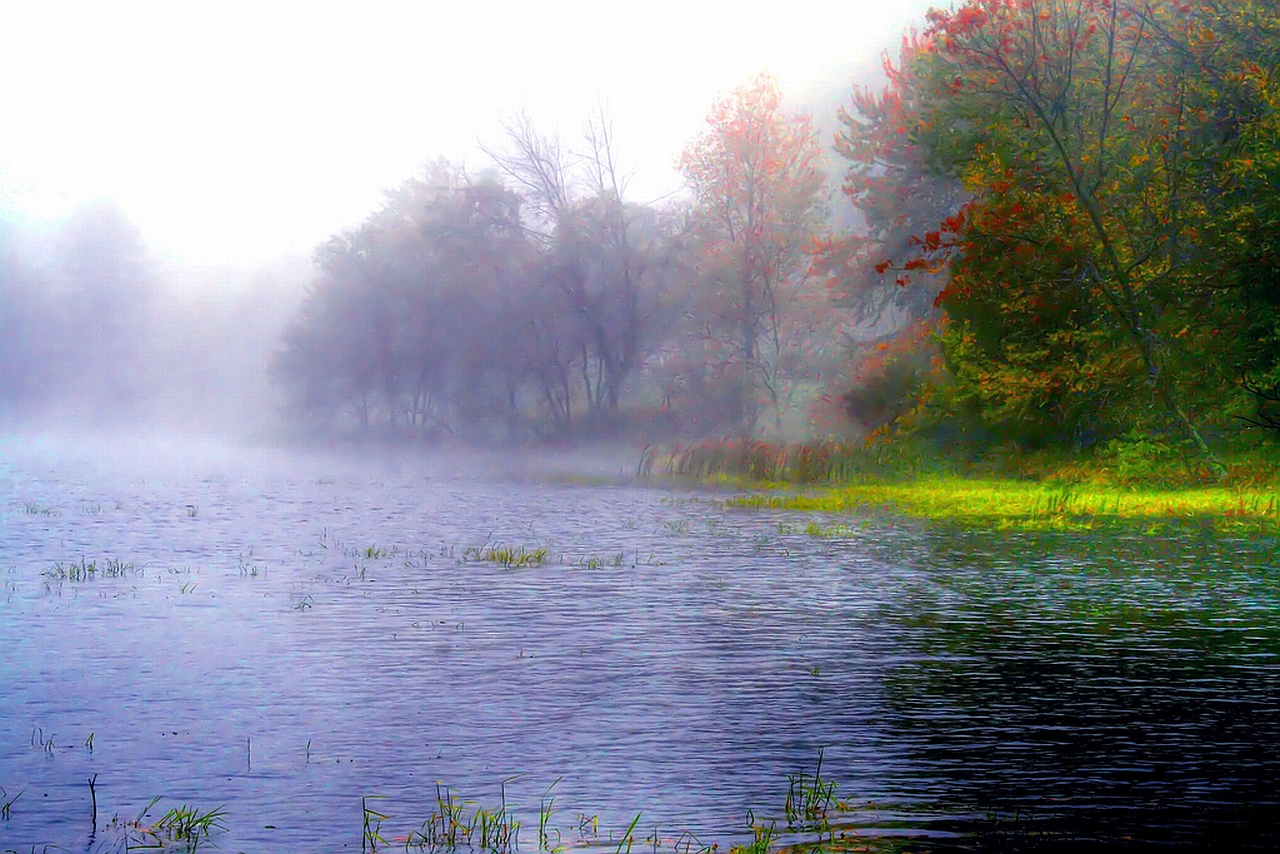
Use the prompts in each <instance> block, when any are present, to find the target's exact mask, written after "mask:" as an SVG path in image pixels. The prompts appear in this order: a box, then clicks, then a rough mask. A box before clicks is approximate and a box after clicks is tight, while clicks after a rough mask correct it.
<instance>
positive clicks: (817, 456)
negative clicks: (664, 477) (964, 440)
mask: <svg viewBox="0 0 1280 854" xmlns="http://www.w3.org/2000/svg"><path fill="white" fill-rule="evenodd" d="M889 453H890V451H889V450H886V449H885V448H869V447H867V446H865V445H861V444H858V445H851V444H847V443H844V442H837V441H831V440H823V441H818V442H810V443H806V444H800V445H775V444H770V443H768V442H761V441H757V440H734V439H726V440H723V441H713V442H698V443H696V444H693V445H688V446H684V447H679V448H676V449H675V450H673V451H671V452H670V453H668V454H666V455H663V454H661V453H660V452H659V451H657V450H656V449H653V448H646V449H645V451H644V456H643V457H642V458H641V462H640V466H639V471H640V472H641V473H642V474H648V473H651V472H652V471H653V469H654V468H655V467H659V468H661V469H665V470H666V472H667V474H670V475H676V476H680V477H692V478H698V479H703V480H706V479H712V478H736V479H743V480H752V481H761V482H782V481H785V482H789V483H831V482H838V481H844V480H850V479H853V478H856V477H866V476H873V475H876V476H878V475H884V474H886V473H888V472H889V471H890V470H891V462H890V460H889V459H887V457H886V454H889Z"/></svg>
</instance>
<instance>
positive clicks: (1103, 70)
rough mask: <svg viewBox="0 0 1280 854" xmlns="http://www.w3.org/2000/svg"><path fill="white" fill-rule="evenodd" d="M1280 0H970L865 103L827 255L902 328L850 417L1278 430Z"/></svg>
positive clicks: (1097, 440) (958, 426) (1206, 444)
mask: <svg viewBox="0 0 1280 854" xmlns="http://www.w3.org/2000/svg"><path fill="white" fill-rule="evenodd" d="M1278 55H1280V6H1278V5H1277V4H1276V3H1274V2H1252V0H1241V2H1236V0H1232V2H1229V3H1228V2H1216V0H1210V2H1141V1H1140V0H968V2H965V3H962V4H959V5H958V6H957V7H956V8H955V9H954V10H952V11H948V12H939V11H934V12H931V13H930V14H929V16H928V19H927V21H926V22H925V23H924V26H923V28H922V29H921V30H920V31H919V32H917V33H913V34H911V35H909V36H907V37H906V38H905V39H904V41H903V45H902V49H901V52H900V54H899V56H898V57H896V58H895V59H893V60H887V61H886V73H887V78H888V83H887V85H886V86H884V87H883V88H880V89H875V90H872V89H860V90H858V91H857V92H855V95H854V98H853V102H852V105H851V108H850V109H849V110H847V111H846V112H844V113H843V114H842V115H841V120H842V122H843V129H842V132H841V135H840V137H839V140H838V147H839V150H840V153H841V154H842V155H843V156H844V158H846V161H847V164H848V166H847V172H846V176H845V182H844V191H845V193H846V194H847V195H848V197H849V198H850V199H851V200H852V201H853V203H854V204H855V205H856V206H857V207H858V208H859V209H860V210H861V211H862V212H863V214H864V216H865V226H864V227H863V228H861V229H859V230H857V231H856V232H855V233H851V234H845V235H840V236H838V237H834V238H832V240H831V242H830V244H829V245H827V246H826V247H825V248H824V253H823V257H822V258H821V261H820V263H821V264H823V265H824V268H825V269H826V270H827V272H828V274H829V275H830V276H831V278H832V281H833V284H834V285H835V286H836V287H838V288H840V289H842V292H843V299H844V301H845V302H846V303H848V304H851V305H859V306H862V307H863V308H864V309H865V308H867V307H869V306H872V307H876V309H877V310H879V309H881V308H883V307H884V306H892V307H895V308H896V309H897V311H898V314H897V315H896V316H897V318H898V319H899V328H900V330H901V332H902V334H901V335H899V336H897V337H896V338H893V339H890V340H888V341H886V342H882V346H881V347H880V349H879V350H878V351H876V352H875V353H872V354H871V355H870V356H869V357H868V358H866V359H864V360H863V361H862V362H861V364H860V366H859V369H858V371H859V374H858V382H857V383H856V384H854V386H853V387H851V388H850V389H849V390H848V392H847V393H846V395H845V400H846V404H847V407H848V409H849V411H850V412H851V413H852V414H854V415H855V416H857V417H859V418H861V419H862V420H863V421H864V422H865V423H866V424H867V425H868V427H869V428H871V429H878V430H879V431H880V432H881V433H883V434H886V435H897V436H906V435H915V436H922V435H923V436H926V437H931V438H933V439H936V440H940V441H943V442H947V443H960V444H965V445H968V446H970V447H974V448H977V449H981V448H985V447H990V446H992V445H995V444H1009V445H1013V446H1017V447H1023V448H1027V447H1030V448H1043V447H1074V448H1091V447H1093V448H1096V447H1099V446H1102V445H1105V444H1106V443H1113V442H1117V441H1139V440H1140V439H1142V440H1148V441H1150V440H1151V439H1152V438H1153V437H1157V438H1159V439H1160V440H1162V441H1167V442H1168V443H1171V444H1173V445H1177V446H1180V447H1184V448H1186V449H1188V450H1190V451H1192V452H1194V453H1195V454H1197V455H1199V457H1200V458H1201V459H1202V460H1203V461H1204V462H1205V464H1206V466H1207V467H1208V468H1209V469H1210V470H1212V471H1214V472H1218V473H1220V472H1221V465H1220V464H1219V463H1218V461H1217V455H1216V454H1217V451H1216V449H1217V448H1219V447H1222V446H1223V445H1224V444H1231V443H1239V442H1244V443H1250V444H1253V443H1256V442H1255V440H1256V438H1259V437H1264V436H1269V435H1273V434H1274V431H1275V429H1276V428H1280V409H1278V408H1277V407H1278V405H1280V276H1278V275H1277V274H1278V273H1280V254H1277V235H1280V229H1278V228H1277V225H1278V220H1277V215H1278V214H1280V205H1278V204H1277V194H1276V191H1275V188H1276V186H1278V184H1277V180H1278V179H1280V143H1278V142H1277V140H1278V139H1280V137H1278V136H1277V133H1276V131H1277V129H1278V128H1277V120H1278V115H1277V106H1278V105H1280V76H1278V74H1277V71H1278V66H1277V58H1278Z"/></svg>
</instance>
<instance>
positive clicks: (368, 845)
mask: <svg viewBox="0 0 1280 854" xmlns="http://www.w3.org/2000/svg"><path fill="white" fill-rule="evenodd" d="M360 813H361V815H362V816H363V819H364V828H363V830H362V831H361V833H360V850H361V851H362V852H364V851H369V852H373V851H377V850H378V844H379V843H382V844H384V845H385V844H386V842H387V840H385V839H383V838H382V823H383V822H384V821H386V820H387V819H389V818H390V816H388V815H384V814H383V813H380V812H378V811H377V810H375V809H373V808H372V807H370V806H369V798H367V797H365V798H361V799H360ZM406 848H407V846H406Z"/></svg>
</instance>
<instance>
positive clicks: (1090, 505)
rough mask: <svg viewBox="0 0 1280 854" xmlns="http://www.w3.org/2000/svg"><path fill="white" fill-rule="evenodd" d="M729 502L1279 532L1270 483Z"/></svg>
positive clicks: (984, 482) (990, 488) (908, 484)
mask: <svg viewBox="0 0 1280 854" xmlns="http://www.w3.org/2000/svg"><path fill="white" fill-rule="evenodd" d="M730 503H731V504H735V505H738V506H744V507H779V508H788V509H794V510H813V511H821V512H843V511H866V510H891V511H896V512H900V513H905V514H908V515H911V516H917V517H920V518H925V519H932V520H939V521H951V522H956V523H960V524H965V525H973V526H982V527H994V528H1018V529H1024V530H1092V529H1108V528H1128V529H1135V530H1141V531H1148V532H1151V533H1158V532H1160V531H1167V530H1177V529H1187V528H1202V529H1211V530H1215V531H1220V532H1224V533H1242V534H1243V533H1275V532H1277V531H1280V509H1278V508H1280V498H1278V496H1277V490H1275V489H1263V488H1224V487H1215V488H1209V487H1187V488H1182V489H1140V488H1132V487H1107V486H1099V485H1083V484H1077V485H1057V484H1047V483H1034V482H1025V481H1022V482H1020V481H1013V480H996V479H981V480H975V479H970V478H963V477H959V476H956V475H930V476H926V477H922V478H919V479H916V480H911V481H901V482H879V483H876V482H866V483H857V484H845V485H842V486H832V487H827V488H821V489H815V490H808V491H805V492H799V493H797V492H794V491H790V490H779V489H777V488H773V489H770V490H769V491H767V492H762V493H757V494H753V495H748V496H744V497H740V498H734V499H731V500H730Z"/></svg>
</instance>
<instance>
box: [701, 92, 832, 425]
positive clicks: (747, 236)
mask: <svg viewBox="0 0 1280 854" xmlns="http://www.w3.org/2000/svg"><path fill="white" fill-rule="evenodd" d="M820 155H821V149H820V147H819V145H818V141H817V137H816V135H815V133H814V129H813V124H812V122H811V121H810V119H809V117H808V116H805V115H798V114H794V113H790V112H787V111H785V110H784V109H783V107H782V98H781V94H780V93H779V91H778V86H777V82H776V81H775V80H774V79H773V78H771V77H769V76H766V75H761V76H758V77H756V78H755V79H754V80H752V81H751V82H749V83H748V84H746V85H745V86H742V87H740V88H738V89H736V90H734V91H733V92H732V93H731V94H730V95H729V96H728V97H726V98H724V99H723V100H721V101H720V102H719V103H717V104H716V105H715V106H714V107H713V108H712V110H711V112H710V114H709V115H708V117H707V127H706V129H705V130H704V131H703V132H702V134H701V135H699V137H698V138H697V139H696V140H695V141H694V142H693V143H692V144H691V145H690V146H689V147H688V148H687V149H686V150H685V152H684V154H683V156H682V157H681V161H680V168H681V171H682V172H683V174H684V177H685V180H686V181H687V182H688V184H689V186H690V187H691V188H692V190H693V193H694V198H695V205H696V211H697V217H698V226H697V228H698V236H699V239H700V242H701V245H702V247H703V252H704V255H705V258H706V262H705V266H704V269H703V271H702V272H703V273H704V275H705V284H704V285H703V286H702V288H703V290H704V292H705V293H704V296H705V297H707V299H706V302H707V303H710V304H711V305H710V306H709V308H710V311H709V314H708V322H707V325H706V334H707V336H708V337H709V338H713V339H715V348H716V349H717V350H719V351H720V358H721V360H722V366H723V371H724V374H725V376H724V380H725V381H726V382H727V383H728V384H729V385H730V389H731V391H730V395H731V400H732V410H733V412H734V416H735V419H736V420H737V421H738V423H739V426H740V429H741V430H742V431H743V432H745V433H752V432H754V431H755V429H756V424H757V420H758V418H759V415H760V410H761V405H760V404H761V398H762V397H763V399H764V400H765V401H767V403H768V404H769V405H770V406H771V407H772V409H773V411H774V413H775V416H776V417H780V411H781V395H782V390H783V384H784V382H785V381H786V380H788V379H789V377H788V376H786V370H787V368H788V364H787V361H788V356H791V355H793V353H794V351H795V349H796V347H797V342H796V341H794V340H793V341H788V340H787V338H788V335H787V333H788V331H793V330H789V329H788V327H787V322H788V321H789V320H790V319H792V317H793V314H792V312H793V310H794V309H795V308H796V307H797V305H798V304H799V303H800V302H801V301H802V299H803V298H804V297H805V296H808V295H809V293H806V285H809V284H811V283H810V282H809V276H808V270H809V261H808V258H807V256H806V254H805V253H806V249H808V248H810V247H811V246H812V245H813V240H814V238H815V237H816V235H817V234H818V229H819V228H820V227H821V225H822V224H823V221H824V217H825V205H824V203H825V177H824V176H823V174H822V171H821V169H820V167H819V158H820ZM812 290H814V288H811V289H810V292H812Z"/></svg>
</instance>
